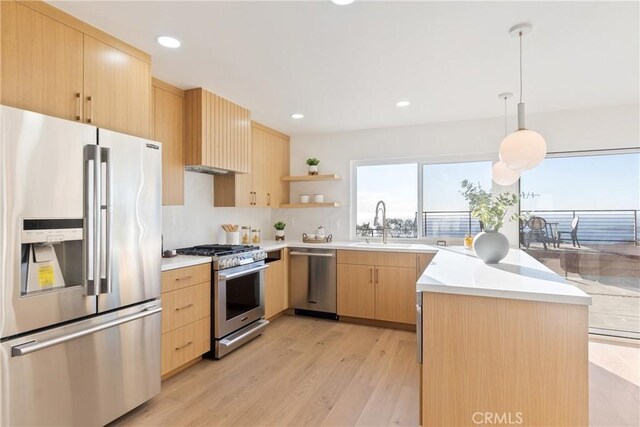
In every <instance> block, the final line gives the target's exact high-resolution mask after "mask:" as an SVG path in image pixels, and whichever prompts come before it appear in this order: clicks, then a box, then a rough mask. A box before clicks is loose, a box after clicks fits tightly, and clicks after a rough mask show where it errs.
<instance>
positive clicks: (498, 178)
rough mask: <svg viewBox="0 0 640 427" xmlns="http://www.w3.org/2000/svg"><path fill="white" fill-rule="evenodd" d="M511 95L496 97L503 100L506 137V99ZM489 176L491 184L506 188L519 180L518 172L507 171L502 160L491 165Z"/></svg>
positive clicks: (508, 93)
mask: <svg viewBox="0 0 640 427" xmlns="http://www.w3.org/2000/svg"><path fill="white" fill-rule="evenodd" d="M512 96H513V94H512V93H511V92H505V93H501V94H500V95H498V98H500V99H502V100H504V135H505V137H506V136H507V99H509V98H511V97H512ZM491 176H492V178H493V182H495V183H496V184H498V185H502V186H503V187H506V186H507V185H511V184H514V183H515V182H517V181H518V180H519V179H520V172H519V171H517V170H513V169H509V168H508V167H507V165H505V164H504V163H502V160H498V161H497V162H495V163H494V164H493V167H492V168H491Z"/></svg>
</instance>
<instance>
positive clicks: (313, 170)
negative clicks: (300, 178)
mask: <svg viewBox="0 0 640 427" xmlns="http://www.w3.org/2000/svg"><path fill="white" fill-rule="evenodd" d="M318 163H320V160H318V159H316V158H315V157H312V158H310V159H307V165H309V175H318Z"/></svg>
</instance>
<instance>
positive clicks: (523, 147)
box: [500, 24, 547, 171]
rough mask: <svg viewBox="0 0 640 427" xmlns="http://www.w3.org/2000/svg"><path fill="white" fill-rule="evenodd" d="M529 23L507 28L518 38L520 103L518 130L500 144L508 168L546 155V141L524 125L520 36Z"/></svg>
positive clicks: (533, 164)
mask: <svg viewBox="0 0 640 427" xmlns="http://www.w3.org/2000/svg"><path fill="white" fill-rule="evenodd" d="M532 29H533V27H532V26H531V24H518V25H516V26H514V27H512V28H511V30H509V33H510V34H511V35H512V36H516V37H518V38H519V40H520V103H519V104H518V130H517V131H515V132H512V133H511V134H510V135H507V137H506V138H505V139H503V140H502V144H500V160H501V161H502V163H504V164H505V165H506V166H507V167H508V168H509V169H513V170H517V171H525V170H529V169H533V168H535V167H536V166H538V165H539V164H540V163H541V162H542V161H543V160H544V158H545V156H546V155H547V143H546V142H545V141H544V138H543V137H542V136H541V135H540V134H539V133H537V132H535V131H532V130H529V129H526V128H525V127H524V126H525V125H524V102H522V38H523V37H524V36H525V35H526V34H529V33H530V32H531V30H532Z"/></svg>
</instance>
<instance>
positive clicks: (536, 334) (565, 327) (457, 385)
mask: <svg viewBox="0 0 640 427" xmlns="http://www.w3.org/2000/svg"><path fill="white" fill-rule="evenodd" d="M423 313H424V318H423V335H424V340H423V348H424V349H425V351H424V356H423V360H424V364H423V387H424V389H423V403H422V405H423V407H422V416H423V420H422V424H423V425H424V426H441V425H456V426H473V425H476V424H475V423H474V420H473V417H474V414H475V413H476V412H478V411H481V412H489V413H497V414H500V416H502V414H511V419H512V420H515V419H516V417H517V414H521V418H522V423H521V424H520V425H523V426H541V425H544V426H586V425H587V424H588V422H589V421H588V398H589V397H588V371H587V367H588V349H587V344H588V342H587V341H588V333H587V331H588V306H583V305H570V304H554V303H540V302H532V301H522V300H510V299H505V298H485V297H473V296H467V295H450V294H438V293H431V292H425V293H424V294H423ZM476 421H477V420H476Z"/></svg>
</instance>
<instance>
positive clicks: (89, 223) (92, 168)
mask: <svg viewBox="0 0 640 427" xmlns="http://www.w3.org/2000/svg"><path fill="white" fill-rule="evenodd" d="M100 165H101V163H100V150H99V149H98V146H97V145H85V147H84V238H85V242H84V249H83V255H84V281H85V284H84V293H85V295H90V296H95V295H98V293H99V289H98V285H99V283H100V268H99V266H100V264H99V260H98V256H97V255H98V254H99V253H100V217H101V216H100V212H101V211H100V199H99V197H98V195H97V194H98V191H99V190H100V188H101V186H100V170H101V166H100Z"/></svg>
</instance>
